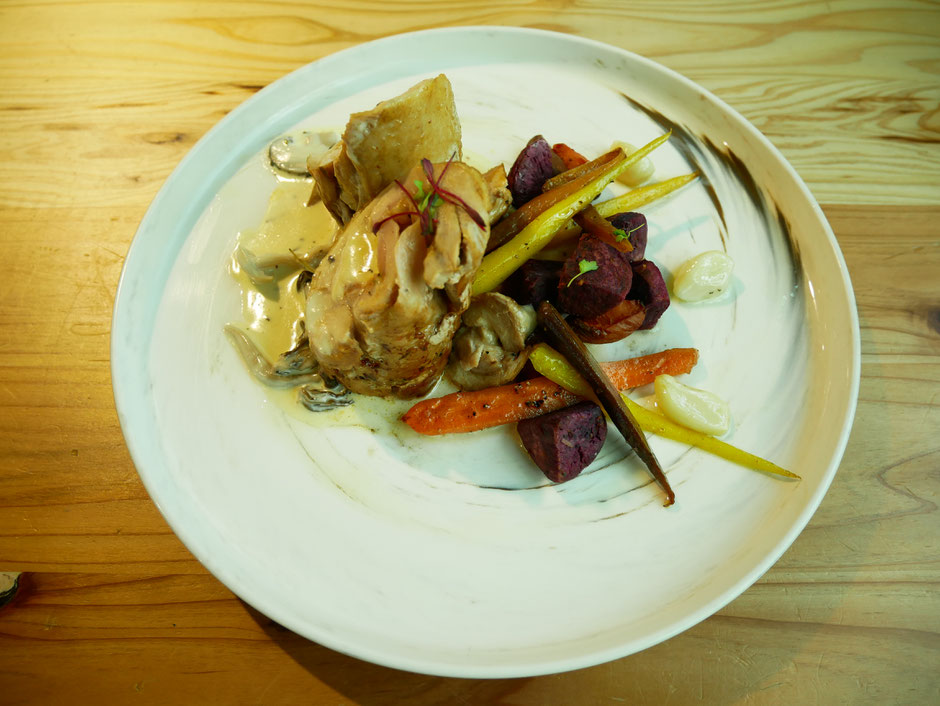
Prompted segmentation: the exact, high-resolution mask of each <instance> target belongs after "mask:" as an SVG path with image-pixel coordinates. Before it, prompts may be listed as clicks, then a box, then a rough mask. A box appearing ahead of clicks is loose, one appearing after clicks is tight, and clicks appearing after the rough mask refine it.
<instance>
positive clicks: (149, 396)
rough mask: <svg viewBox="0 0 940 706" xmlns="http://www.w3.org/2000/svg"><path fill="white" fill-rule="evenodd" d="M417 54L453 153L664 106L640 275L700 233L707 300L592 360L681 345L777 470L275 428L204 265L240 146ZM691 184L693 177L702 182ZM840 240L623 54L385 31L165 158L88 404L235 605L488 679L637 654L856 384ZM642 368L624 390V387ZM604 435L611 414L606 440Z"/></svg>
mask: <svg viewBox="0 0 940 706" xmlns="http://www.w3.org/2000/svg"><path fill="white" fill-rule="evenodd" d="M441 71H443V72H446V73H447V74H448V76H449V77H450V79H451V82H452V83H453V87H454V91H455V94H456V100H457V107H458V112H459V113H460V117H461V119H462V123H463V131H464V145H465V150H466V151H467V152H468V154H469V155H471V156H472V157H473V158H474V159H476V160H479V161H480V162H482V163H491V162H497V161H502V162H504V163H506V164H509V163H511V161H512V159H513V158H514V157H515V155H516V153H517V152H518V150H519V149H520V148H521V147H522V145H523V144H524V143H525V141H526V140H527V139H528V138H529V137H531V136H532V135H533V134H535V133H542V134H544V135H546V136H547V137H548V138H549V139H550V140H551V141H558V142H567V143H569V144H572V145H574V146H576V147H577V148H579V149H581V150H582V151H584V152H586V153H589V154H599V153H600V152H601V151H603V150H604V149H605V148H607V147H608V146H609V145H610V143H611V142H612V141H613V140H614V139H626V140H628V141H630V142H632V143H634V144H642V143H645V142H647V141H648V140H650V139H652V138H653V137H655V136H656V135H658V134H661V132H662V131H663V127H664V125H666V124H667V123H669V124H673V125H674V126H675V127H676V129H677V133H676V137H675V138H673V140H671V141H670V143H669V145H667V146H666V147H664V148H662V149H660V150H659V151H658V152H657V153H656V154H655V159H654V161H655V163H656V164H657V167H658V172H657V178H665V177H669V176H674V175H676V174H680V173H683V172H687V171H689V163H690V161H691V162H694V163H695V164H696V165H697V166H698V168H700V169H702V170H703V172H704V174H705V176H706V178H707V180H706V182H705V183H699V184H696V185H694V186H691V187H689V188H687V189H686V190H685V191H683V192H682V193H681V194H678V195H676V196H675V197H673V198H672V199H671V200H669V201H668V202H665V203H663V204H661V205H658V206H657V205H654V206H650V207H648V208H646V209H644V211H645V212H646V214H647V216H648V218H649V220H650V245H649V251H648V257H650V258H651V259H653V260H654V261H656V262H657V263H659V264H660V266H661V267H662V268H663V270H664V272H666V273H667V280H668V273H669V272H670V271H672V270H674V269H675V268H676V267H677V266H678V265H679V264H680V263H681V262H682V261H684V260H685V259H686V258H687V257H689V256H691V255H694V254H696V253H698V252H701V251H703V250H707V249H722V248H726V249H727V251H728V252H729V253H730V254H731V256H732V257H733V258H734V260H735V262H736V280H735V286H734V290H733V292H732V293H731V296H729V297H728V298H726V299H725V300H722V301H720V302H718V303H713V304H708V305H698V306H691V305H682V304H673V306H672V307H671V308H670V309H669V311H668V312H667V314H666V315H665V316H664V317H663V319H662V321H661V323H660V325H659V326H658V327H657V328H656V329H655V330H654V331H652V332H647V333H643V334H637V335H635V336H633V337H630V338H629V339H627V341H626V342H624V343H623V344H619V345H617V346H614V347H612V348H605V349H600V350H599V355H602V356H604V357H607V358H615V357H618V356H620V355H623V354H630V353H644V352H650V351H653V350H656V349H660V348H663V347H667V346H690V345H691V346H695V347H697V348H699V349H700V351H701V363H700V365H699V366H698V368H697V369H696V371H695V372H694V373H693V374H692V375H691V376H689V380H690V382H691V383H692V384H695V385H699V386H702V387H706V388H708V389H710V390H712V391H714V392H717V393H718V394H719V395H721V396H723V397H725V398H726V399H728V400H729V401H730V403H731V407H732V410H733V412H734V418H735V425H734V429H733V433H732V436H731V437H730V440H731V441H732V442H733V443H735V444H737V445H739V446H741V447H744V448H746V449H748V450H751V451H754V452H756V453H758V454H760V455H763V456H766V457H769V458H771V459H773V460H775V461H777V462H778V463H781V464H782V465H784V466H787V467H789V468H792V469H793V470H795V471H797V472H798V473H800V474H801V475H802V476H803V480H802V482H799V483H790V482H783V481H778V480H775V479H773V478H770V477H767V476H764V475H761V474H759V473H755V472H752V471H748V470H745V469H743V468H740V467H737V466H735V465H732V464H730V463H727V462H724V461H721V460H719V459H716V458H714V457H711V456H708V455H706V454H704V453H702V452H699V451H690V450H688V449H686V448H684V447H681V446H680V445H678V444H675V443H672V442H667V441H663V440H661V439H657V438H652V439H651V444H652V446H653V449H654V451H655V452H656V453H657V454H658V456H659V458H660V460H661V461H662V463H663V465H664V466H665V467H666V468H667V469H668V475H669V478H670V481H671V483H672V485H673V487H674V488H675V490H676V493H677V496H678V502H677V504H676V505H675V506H674V507H672V508H669V509H664V508H663V506H662V495H661V493H660V491H659V490H658V488H657V487H656V486H655V485H653V484H651V483H650V481H649V479H648V477H647V476H646V474H645V472H644V471H643V469H642V468H641V467H640V466H639V464H638V462H637V461H636V459H635V458H634V457H632V456H630V455H628V454H627V452H626V449H625V448H624V446H623V444H622V442H617V441H616V440H609V441H608V443H607V445H606V447H605V449H604V451H603V452H602V454H601V456H600V457H599V458H598V459H597V461H595V463H594V464H593V465H592V466H591V467H590V468H589V469H588V470H587V471H585V472H584V473H583V474H582V475H581V476H580V477H579V478H577V479H575V480H573V481H571V482H569V483H567V484H564V485H561V486H551V485H549V484H547V483H546V482H545V481H544V479H543V478H542V476H541V475H540V474H539V472H538V471H537V470H536V469H535V467H534V466H533V465H532V464H531V463H530V462H529V461H528V460H527V459H526V458H525V456H524V454H523V452H522V451H521V450H520V448H519V445H518V442H517V440H516V437H515V435H514V432H513V430H512V429H509V428H502V429H496V430H490V431H486V432H480V433H477V434H473V435H468V436H463V437H459V438H450V437H446V438H430V439H424V438H419V437H418V436H417V435H416V434H414V433H412V432H410V430H408V429H407V428H404V427H403V425H401V424H396V423H394V420H393V419H392V420H391V421H383V415H382V414H381V412H379V413H375V411H374V407H375V405H372V408H373V410H372V412H369V411H368V409H366V408H368V407H369V406H368V405H362V406H360V405H358V404H357V406H356V408H355V409H359V410H360V411H359V412H353V413H349V414H348V415H347V416H345V417H342V418H341V419H340V423H339V424H327V423H322V422H319V423H314V424H312V425H308V424H305V423H304V422H303V421H300V420H298V419H297V418H296V417H295V416H294V415H293V414H290V413H287V412H285V409H284V407H283V406H282V405H281V404H280V403H279V402H278V401H277V400H276V399H274V397H273V396H272V395H270V394H269V393H268V392H267V391H266V390H265V389H263V388H262V387H261V386H259V385H258V384H256V383H255V382H254V381H253V380H252V379H250V377H249V375H248V374H247V372H246V370H245V368H244V366H243V365H242V363H241V361H240V360H239V359H238V357H237V355H236V354H235V352H234V350H233V349H232V348H231V347H230V345H229V344H228V342H227V341H226V340H225V338H224V336H223V334H222V327H223V325H224V324H225V323H227V322H229V321H237V320H238V318H239V309H238V299H237V295H236V289H235V285H234V283H233V281H232V280H231V278H230V277H229V275H228V274H227V263H228V258H229V256H230V253H231V250H232V247H233V245H234V239H235V236H236V233H237V232H238V231H239V230H240V229H243V228H248V227H251V226H254V225H256V224H257V222H258V221H259V219H260V217H261V214H262V213H263V210H264V206H265V202H266V200H267V197H268V194H269V193H270V191H271V189H272V188H273V186H274V177H273V176H272V175H271V173H270V172H269V171H268V170H267V169H266V168H265V165H264V160H263V158H262V156H261V155H262V153H263V151H264V148H265V147H266V145H267V144H268V143H269V142H270V141H271V140H272V139H273V138H275V137H276V136H277V135H279V134H281V133H283V132H285V131H287V130H289V129H291V128H294V127H296V126H298V125H300V126H309V127H314V128H316V127H323V126H330V127H332V126H336V125H342V124H344V123H345V120H346V117H347V116H348V114H349V113H350V112H352V111H354V110H361V109H365V108H368V107H371V106H372V105H374V104H375V103H376V102H377V101H379V100H381V99H383V98H387V97H390V96H393V95H395V94H397V93H398V92H399V91H401V90H403V89H405V88H407V87H408V86H410V85H412V84H413V83H415V82H417V81H418V80H420V79H422V78H425V77H427V76H429V75H434V74H436V73H438V72H441ZM708 185H710V187H709V186H708ZM859 359H860V356H859V335H858V323H857V315H856V311H855V306H854V300H853V296H852V291H851V286H850V283H849V278H848V274H847V272H846V269H845V264H844V262H843V260H842V256H841V254H840V252H839V250H838V247H837V245H836V242H835V239H834V238H833V235H832V232H831V231H830V229H829V227H828V225H827V223H826V221H825V219H824V217H823V216H822V214H821V212H820V210H819V208H818V206H817V205H816V203H815V202H814V200H813V198H812V197H811V196H810V194H809V192H808V190H807V189H806V187H805V186H804V185H803V183H802V182H801V181H800V179H799V177H798V176H797V175H796V173H795V172H794V171H793V169H792V168H791V167H790V166H789V165H788V164H787V163H786V161H785V160H784V159H783V157H782V156H781V155H780V154H779V153H778V152H777V151H776V150H775V149H774V148H773V147H772V146H771V145H770V144H769V142H768V141H767V140H766V139H765V138H764V137H762V136H761V135H760V134H759V133H758V132H757V130H755V129H754V128H753V127H752V126H750V125H749V124H748V123H747V122H746V121H745V120H744V119H743V118H741V117H740V116H739V115H738V114H737V113H735V112H734V111H733V110H731V109H730V108H729V107H728V106H727V105H725V104H724V103H722V102H721V101H720V100H718V99H717V98H715V97H714V96H712V95H711V94H709V93H708V92H707V91H705V90H703V89H702V88H700V87H698V86H696V85H695V84H693V83H691V82H690V81H688V80H686V79H684V78H682V77H681V76H678V75H676V74H675V73H672V72H671V71H668V70H667V69H664V68H663V67H661V66H659V65H657V64H655V63H653V62H651V61H648V60H646V59H643V58H641V57H638V56H636V55H634V54H630V53H629V52H626V51H623V50H620V49H616V48H613V47H610V46H606V45H603V44H599V43H597V42H593V41H589V40H584V39H578V38H574V37H569V36H564V35H558V34H553V33H547V32H540V31H532V30H521V29H504V28H458V29H448V30H435V31H429V32H421V33H416V34H411V35H402V36H397V37H391V38H388V39H384V40H381V41H377V42H372V43H369V44H364V45H362V46H358V47H355V48H353V49H350V50H347V51H343V52H340V53H338V54H335V55H333V56H330V57H327V58H325V59H323V60H321V61H318V62H316V63H313V64H311V65H309V66H305V67H304V68H302V69H300V70H298V71H296V72H294V73H292V74H290V75H289V76H286V77H284V78H283V79H281V80H279V81H277V82H276V83H274V84H272V85H271V86H268V87H267V88H265V89H264V90H262V91H261V92H259V93H258V94H257V95H256V96H255V97H253V98H252V99H250V100H249V101H247V102H246V103H245V104H243V105H242V106H240V107H239V108H238V109H237V110H235V111H233V112H232V113H231V114H230V115H229V116H227V117H226V118H225V119H224V120H222V121H221V122H220V123H219V124H218V125H217V126H216V127H215V128H213V129H212V130H211V131H210V132H209V133H208V134H207V135H206V136H205V137H204V138H203V139H202V140H200V142H199V143H198V144H197V145H196V146H195V147H194V148H193V150H192V151H191V152H190V153H189V155H187V157H186V158H185V159H184V160H183V161H182V163H181V164H180V165H179V167H178V168H177V169H176V171H175V172H174V173H173V174H172V175H171V177H170V178H169V179H168V181H167V183H166V184H165V186H164V187H163V189H162V190H161V191H160V193H159V194H158V196H157V198H156V199H155V200H154V202H153V205H152V206H151V208H150V210H149V211H148V213H147V215H146V217H145V218H144V221H143V222H142V223H141V226H140V229H139V231H138V233H137V236H136V238H135V239H134V242H133V244H132V247H131V249H130V252H129V253H128V256H127V262H126V264H125V269H124V273H123V277H122V280H121V286H120V289H119V292H118V297H117V302H116V304H115V313H114V326H113V333H112V373H113V383H114V390H115V398H116V402H117V408H118V412H119V415H120V420H121V425H122V427H123V430H124V434H125V436H126V438H127V443H128V446H129V447H130V450H131V454H132V456H133V458H134V462H135V464H136V466H137V468H138V470H139V472H140V475H141V477H142V478H143V480H144V483H145V484H146V486H147V489H148V490H149V492H150V493H151V495H152V496H153V499H154V501H155V502H156V503H157V505H158V506H159V508H160V510H161V512H162V513H163V514H164V516H165V517H166V519H167V521H168V522H169V523H170V525H171V526H172V527H173V529H174V530H175V531H176V533H177V534H178V535H179V536H180V538H181V539H182V540H183V541H184V542H185V543H186V545H187V547H189V549H190V550H191V551H192V552H193V553H194V554H195V555H196V557H198V558H199V560H200V561H202V562H203V563H204V564H205V565H206V567H207V568H208V569H209V570H210V571H212V572H213V573H214V574H215V575H216V576H217V577H219V579H221V580H222V581H223V582H224V583H225V584H226V585H227V586H229V587H230V588H231V589H232V590H233V591H234V592H235V593H237V594H238V595H239V596H241V597H242V598H243V599H244V600H246V601H247V602H249V603H251V604H252V605H254V606H255V607H257V608H258V609H259V610H261V611H263V612H264V613H266V614H267V615H269V616H271V617H272V618H274V619H275V620H277V621H278V622H280V623H282V624H283V625H285V626H287V627H289V628H291V629H292V630H295V631H296V632H298V633H300V634H302V635H305V636H306V637H308V638H310V639H312V640H316V641H317V642H320V643H322V644H324V645H327V646H329V647H332V648H334V649H337V650H340V651H342V652H345V653H348V654H351V655H355V656H358V657H361V658H363V659H366V660H370V661H373V662H377V663H380V664H385V665H389V666H393V667H398V668H401V669H408V670H413V671H418V672H426V673H432V674H442V675H453V676H464V677H510V676H521V675H534V674H542V673H550V672H557V671H562V670H568V669H574V668H579V667H584V666H588V665H593V664H597V663H600V662H603V661H606V660H611V659H615V658H618V657H622V656H624V655H627V654H630V653H632V652H635V651H638V650H642V649H644V648H646V647H649V646H650V645H653V644H655V643H657V642H659V641H661V640H664V639H666V638H668V637H670V636H672V635H675V634H676V633H678V632H680V631H682V630H684V629H686V628H688V627H690V626H692V625H694V624H695V623H697V622H698V621H700V620H702V619H704V618H706V617H707V616H709V615H711V614H712V613H713V612H715V611H716V610H718V609H719V608H721V607H722V606H723V605H725V604H726V603H728V602H729V601H730V600H732V599H733V598H734V597H735V596H737V595H738V594H740V593H741V592H742V591H743V590H744V589H746V588H747V587H748V586H750V585H751V584H752V583H753V582H754V581H755V580H756V579H757V578H758V577H759V576H760V575H761V574H762V573H763V572H764V571H766V570H767V569H768V568H769V567H770V566H771V565H772V564H773V563H774V562H775V561H776V560H777V559H778V558H779V557H780V555H781V554H782V553H783V551H784V550H785V549H786V548H787V547H788V546H789V545H790V543H791V542H792V541H793V540H794V538H795V537H796V536H797V534H798V533H799V532H800V531H801V530H802V529H803V527H804V526H805V525H806V523H807V521H808V520H809V518H810V516H811V515H812V513H813V512H814V510H815V509H816V507H817V506H818V505H819V502H820V501H821V499H822V497H823V495H824V493H825V492H826V489H827V488H828V486H829V484H830V482H831V481H832V478H833V475H834V474H835V471H836V468H837V466H838V463H839V460H840V458H841V455H842V452H843V449H844V447H845V443H846V440H847V437H848V433H849V429H850V426H851V421H852V417H853V414H854V409H855V402H856V397H857V390H858V379H859ZM644 392H646V393H647V394H648V391H642V390H641V391H640V392H639V394H640V395H642V394H644ZM613 436H614V435H612V437H613Z"/></svg>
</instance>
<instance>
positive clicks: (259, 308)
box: [231, 181, 414, 435]
mask: <svg viewBox="0 0 940 706" xmlns="http://www.w3.org/2000/svg"><path fill="white" fill-rule="evenodd" d="M310 189H311V185H310V183H309V182H302V181H295V182H290V181H284V182H282V183H280V184H279V185H278V186H277V187H276V188H275V189H274V192H273V193H272V194H271V198H270V200H269V201H268V207H267V211H266V212H265V215H264V218H263V220H262V223H261V224H260V225H259V226H258V227H257V228H254V229H250V230H246V231H242V232H241V233H239V234H238V245H237V246H236V249H235V252H234V253H233V256H232V263H231V273H232V276H233V277H234V279H235V281H236V283H237V284H238V290H239V296H240V298H241V318H242V320H241V322H239V323H238V324H237V325H238V326H239V327H240V328H242V329H243V330H245V331H246V332H247V333H248V334H249V336H250V337H251V339H252V341H254V343H255V345H257V346H258V348H259V349H260V350H261V352H262V353H263V354H264V355H265V357H266V358H267V359H268V360H269V361H272V362H273V361H275V360H277V358H278V356H280V355H281V354H282V353H284V352H285V351H288V350H290V349H292V348H294V347H295V346H296V345H297V343H298V342H299V340H300V338H301V336H302V335H303V318H304V309H305V298H304V294H303V292H302V291H300V290H299V289H298V286H297V283H298V279H299V278H300V276H301V273H302V272H303V267H302V265H301V260H304V261H306V262H311V263H313V262H319V260H320V259H321V258H322V257H323V256H324V255H325V253H326V251H327V250H328V249H329V246H330V244H331V243H332V242H333V239H334V238H335V237H336V234H337V226H336V223H335V221H334V220H333V218H332V217H331V216H330V215H329V213H328V212H327V210H326V207H325V206H324V205H323V203H322V202H321V201H319V200H317V201H316V202H315V203H313V204H312V205H309V206H308V205H307V202H308V200H309V197H310ZM355 236H358V240H356V242H355V244H354V245H355V247H352V248H349V250H350V251H351V252H352V253H353V255H352V256H350V261H349V263H348V266H349V268H350V270H351V271H353V270H354V271H355V272H357V273H361V272H365V271H367V270H368V269H369V267H370V266H371V263H372V258H373V257H374V250H375V243H374V239H373V238H371V237H369V235H368V234H358V233H357V234H355ZM246 251H247V252H250V253H251V256H252V257H253V258H254V261H255V262H257V261H262V262H274V261H276V262H277V265H276V266H274V267H272V268H271V270H270V273H269V276H265V273H262V274H261V276H259V274H258V272H257V271H254V270H252V268H251V267H250V266H249V267H247V268H246V267H245V265H244V261H245V257H244V252H246ZM291 251H293V253H296V254H297V257H294V255H293V254H292V253H291ZM250 264H251V263H249V265H250ZM265 394H266V396H267V398H268V399H269V400H271V402H273V403H274V404H276V405H277V406H278V407H279V408H280V409H281V410H283V411H284V412H285V413H287V414H288V415H290V416H291V417H292V418H294V419H296V420H298V421H301V422H303V423H304V424H308V425H312V426H317V427H324V426H347V427H348V426H357V427H362V428H365V429H369V430H372V431H376V432H381V433H385V434H393V435H394V434H398V433H402V432H403V431H406V430H404V429H403V427H404V425H402V424H401V423H400V422H399V421H398V420H399V418H400V417H401V415H402V414H404V413H405V412H406V411H407V410H408V409H409V408H410V407H411V405H412V404H414V400H393V399H384V398H377V397H367V396H363V395H357V396H356V402H355V404H352V405H350V406H348V407H337V408H336V409H332V410H330V411H329V412H325V413H321V412H311V411H309V410H308V409H306V408H305V407H303V405H301V404H300V402H299V400H298V390H297V389H291V388H287V389H275V388H268V387H266V388H265ZM407 431H410V430H407Z"/></svg>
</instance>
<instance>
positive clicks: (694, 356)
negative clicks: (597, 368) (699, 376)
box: [601, 348, 698, 390]
mask: <svg viewBox="0 0 940 706" xmlns="http://www.w3.org/2000/svg"><path fill="white" fill-rule="evenodd" d="M696 363H698V350H697V349H695V348H667V349H666V350H664V351H662V352H661V353H653V354H652V355H642V356H640V357H639V358H628V359H627V360H617V361H614V362H613V363H601V368H603V369H604V372H605V373H607V377H609V378H610V381H611V382H612V383H613V384H614V387H616V388H617V389H618V390H629V389H630V388H631V387H640V385H649V384H650V383H651V382H653V380H655V379H656V377H657V376H659V375H684V374H685V373H688V372H691V371H692V368H694V367H695V364H696Z"/></svg>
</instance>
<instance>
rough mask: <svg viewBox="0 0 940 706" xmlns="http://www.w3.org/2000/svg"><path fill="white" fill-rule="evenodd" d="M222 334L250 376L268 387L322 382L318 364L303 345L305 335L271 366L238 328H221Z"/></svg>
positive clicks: (305, 343) (308, 347) (308, 348)
mask: <svg viewBox="0 0 940 706" xmlns="http://www.w3.org/2000/svg"><path fill="white" fill-rule="evenodd" d="M225 333H226V335H228V337H229V340H230V341H231V342H232V344H233V345H234V346H235V350H237V351H238V353H239V354H240V355H241V357H242V360H244V361H245V365H247V366H248V369H249V370H250V371H251V373H252V375H254V376H255V377H256V378H257V379H258V380H259V381H260V382H263V383H264V384H265V385H267V386H268V387H295V386H297V385H307V384H319V383H322V380H323V379H322V378H321V377H320V373H319V372H318V371H319V365H318V364H317V360H316V358H314V357H313V354H312V353H311V351H310V346H308V345H307V338H306V336H305V337H303V338H301V339H300V341H299V342H298V344H297V345H296V346H295V347H294V348H292V349H291V350H289V351H287V352H286V353H284V354H282V355H281V356H280V357H279V358H278V359H277V362H276V363H272V362H271V361H269V360H268V359H267V358H265V356H264V353H262V352H261V350H260V349H259V348H258V346H256V345H255V342H254V341H252V340H251V339H250V338H249V337H248V334H246V333H245V332H244V331H242V330H241V329H240V328H237V327H236V326H232V325H231V324H229V325H227V326H226V327H225Z"/></svg>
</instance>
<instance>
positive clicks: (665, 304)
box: [627, 260, 669, 329]
mask: <svg viewBox="0 0 940 706" xmlns="http://www.w3.org/2000/svg"><path fill="white" fill-rule="evenodd" d="M632 266H633V286H631V287H630V293H629V294H627V299H636V300H637V301H639V302H641V303H642V304H643V306H645V307H646V318H645V319H643V325H642V326H640V328H641V329H650V328H653V326H655V325H656V322H657V321H659V317H660V316H662V315H663V312H664V311H666V309H668V308H669V290H668V289H666V283H665V282H664V281H663V275H662V273H661V272H660V271H659V268H658V267H656V265H654V264H653V263H652V262H650V261H649V260H640V261H639V262H634V263H632Z"/></svg>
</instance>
